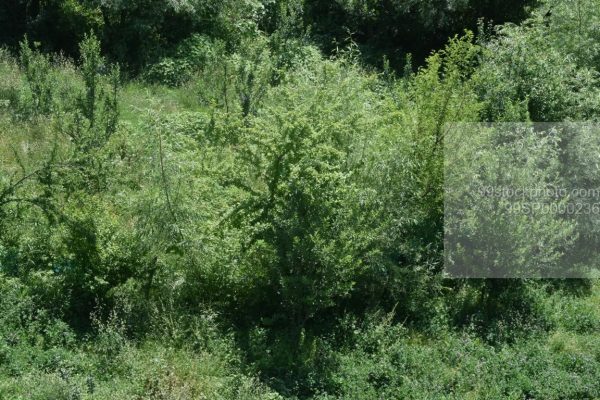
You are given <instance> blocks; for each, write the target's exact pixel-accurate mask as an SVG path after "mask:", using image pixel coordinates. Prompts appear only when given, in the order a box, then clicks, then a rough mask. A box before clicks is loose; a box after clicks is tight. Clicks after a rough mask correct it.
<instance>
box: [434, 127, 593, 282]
mask: <svg viewBox="0 0 600 400" xmlns="http://www.w3.org/2000/svg"><path fill="white" fill-rule="evenodd" d="M599 265H600V124H592V123H579V122H578V123H570V122H567V123H497V124H482V123H453V124H446V126H445V127H444V272H445V275H446V276H447V277H450V278H588V277H598V276H600V274H599V269H598V266H599Z"/></svg>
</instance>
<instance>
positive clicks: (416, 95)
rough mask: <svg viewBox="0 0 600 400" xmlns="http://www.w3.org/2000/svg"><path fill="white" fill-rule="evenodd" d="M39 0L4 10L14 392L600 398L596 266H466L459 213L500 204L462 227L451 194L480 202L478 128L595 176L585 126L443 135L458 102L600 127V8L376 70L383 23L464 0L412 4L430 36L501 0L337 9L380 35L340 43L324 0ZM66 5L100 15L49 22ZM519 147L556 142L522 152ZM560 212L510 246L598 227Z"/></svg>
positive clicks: (543, 176) (594, 144)
mask: <svg viewBox="0 0 600 400" xmlns="http://www.w3.org/2000/svg"><path fill="white" fill-rule="evenodd" d="M9 3H10V2H9ZM13 3H14V4H13V6H14V7H12V6H11V7H5V6H2V7H4V8H0V15H2V16H4V18H5V20H7V21H8V20H10V21H13V22H11V23H13V24H17V23H19V21H25V22H26V23H25V24H24V25H23V26H22V27H21V28H19V29H21V30H15V31H6V30H3V35H4V36H3V38H5V39H3V40H5V43H8V44H11V43H10V41H11V40H12V41H13V43H14V41H17V40H20V44H19V46H18V54H16V55H13V54H11V51H10V50H1V52H0V76H1V77H2V79H1V80H0V171H1V174H0V398H15V399H21V398H22V399H30V398H32V399H53V400H54V399H107V398H116V399H189V398H194V399H195V398H211V399H213V398H214V399H221V398H222V399H282V398H289V399H294V398H314V399H361V400H362V399H381V398H385V399H394V398H397V399H406V398H415V399H424V398H436V399H437V398H439V399H442V398H457V399H459V398H460V399H463V398H478V399H479V398H481V399H504V398H511V399H523V398H531V399H594V398H598V397H600V384H599V382H600V285H599V284H598V281H597V277H596V278H590V279H585V280H527V279H507V280H489V279H488V280H486V279H478V280H468V279H465V280H457V279H445V278H444V276H443V274H442V268H443V262H444V254H443V251H444V247H443V246H444V243H443V235H444V225H445V224H446V227H448V226H452V224H460V223H464V222H465V221H466V222H468V218H470V217H473V215H480V214H485V213H487V212H488V210H487V209H485V208H479V209H477V208H473V209H472V210H471V211H472V214H468V215H465V216H464V220H459V221H455V220H448V221H444V201H465V198H466V197H465V196H464V193H454V192H453V193H451V196H450V197H448V193H445V191H444V162H448V160H451V161H453V162H456V163H457V164H456V167H457V168H458V167H460V166H461V164H460V163H461V162H464V155H465V154H469V150H472V149H473V148H475V146H479V147H478V148H483V149H486V150H487V152H486V151H483V152H481V153H479V154H480V157H481V171H483V172H482V173H481V179H482V180H483V179H494V178H497V179H501V176H500V175H499V173H498V171H499V169H498V166H499V165H500V166H504V167H506V166H507V165H513V166H511V167H510V168H508V169H504V170H502V171H508V172H509V173H518V172H519V171H524V170H526V168H528V167H529V168H531V165H532V164H535V166H536V168H538V169H539V170H540V171H541V172H540V173H539V174H534V175H533V176H529V175H524V178H523V180H524V182H525V184H527V185H534V186H535V185H539V184H541V183H556V182H560V179H561V174H565V175H566V174H571V175H572V171H560V170H558V171H557V169H556V168H557V165H558V164H557V162H558V161H557V160H565V159H566V160H568V163H566V164H567V165H570V166H571V167H572V168H573V169H575V170H578V171H580V172H578V174H576V175H577V176H578V177H580V179H581V182H584V183H585V184H586V185H590V184H591V185H594V184H595V182H597V180H598V178H597V176H599V174H598V172H600V171H598V168H600V167H598V163H597V162H596V159H597V154H598V151H599V150H600V148H599V146H600V143H599V142H598V139H597V138H595V137H593V136H590V135H587V136H586V133H585V132H581V133H579V134H573V133H572V132H565V133H564V135H565V136H562V137H558V138H549V137H542V138H540V137H539V136H536V134H537V133H536V132H534V131H526V132H525V133H524V136H523V137H520V138H504V137H496V136H494V134H493V132H492V133H490V134H489V135H483V134H482V135H480V136H476V137H463V138H459V139H460V143H461V147H460V148H459V150H457V151H456V152H454V151H453V152H451V155H452V157H451V158H448V153H446V154H444V146H447V145H449V144H450V143H446V139H447V138H446V137H445V135H446V134H447V130H446V123H449V122H503V121H521V122H533V121H548V122H553V121H578V120H580V121H581V120H584V121H591V122H594V121H596V119H597V118H598V110H600V107H599V104H598V102H599V101H600V91H599V87H600V86H599V84H598V73H599V67H598V65H599V64H598V60H599V58H598V57H599V54H600V46H599V44H598V43H600V42H599V40H600V38H599V37H598V31H597V26H598V23H600V11H599V10H600V3H598V1H596V0H594V1H591V0H590V1H574V2H568V1H558V0H552V1H550V0H549V1H546V2H544V3H542V4H541V5H539V6H538V8H535V9H533V10H532V11H531V13H530V15H529V17H528V18H527V19H525V21H523V22H522V23H521V24H520V25H515V24H504V25H500V26H497V27H494V28H490V27H488V26H486V25H485V24H484V25H481V26H480V30H479V34H478V35H477V37H476V36H475V35H474V34H473V33H472V32H471V31H465V32H463V33H462V34H461V35H457V36H453V37H450V38H449V40H448V41H447V43H446V44H445V45H444V46H443V47H442V48H440V49H439V50H438V51H435V52H433V53H432V54H431V55H430V56H429V57H427V59H426V61H425V62H424V64H423V65H422V66H421V67H419V68H418V70H417V71H416V72H415V71H413V70H412V68H406V70H404V71H402V72H401V71H396V70H395V68H393V67H394V65H392V64H390V63H387V62H386V63H385V64H384V65H383V67H382V69H381V70H375V69H373V68H371V67H369V66H368V65H366V63H365V48H364V46H363V44H364V43H363V40H367V39H369V38H371V37H375V38H376V40H375V42H374V44H373V46H374V48H377V51H383V52H384V53H386V54H387V55H388V58H389V59H392V58H393V57H394V55H393V54H392V53H387V52H386V51H385V46H383V45H382V44H381V43H379V42H378V41H382V40H383V39H382V38H384V37H386V35H388V36H389V35H390V33H389V30H393V29H394V26H393V25H394V24H395V23H396V21H402V20H403V18H406V15H404V14H402V13H405V12H410V11H412V10H413V9H412V8H411V7H419V9H421V10H422V11H423V12H424V13H425V11H428V12H434V11H435V10H445V11H443V12H442V11H440V12H442V14H443V15H445V16H444V17H443V18H442V17H440V18H442V19H443V20H444V21H446V22H444V24H439V25H436V27H435V28H432V27H429V26H427V25H426V23H425V22H428V23H430V22H431V21H436V20H435V19H433V20H432V19H431V18H430V17H427V16H426V13H425V14H422V15H421V14H417V15H419V17H418V18H417V17H411V18H417V20H416V21H415V22H412V23H414V24H416V25H418V26H419V27H420V28H419V29H421V30H420V31H417V32H435V34H432V35H433V37H436V39H435V40H433V39H432V41H431V42H429V41H427V40H425V41H424V44H423V47H422V48H423V49H426V50H425V51H426V52H428V51H429V46H434V45H435V44H433V45H432V44H431V43H435V41H436V40H438V38H437V36H436V35H446V34H447V33H449V32H450V31H452V30H454V29H456V27H457V25H460V24H462V22H461V23H458V22H456V21H463V20H464V18H470V17H469V15H472V14H471V13H474V15H477V16H478V17H479V16H485V14H482V13H479V12H477V11H474V10H476V9H477V8H476V7H475V6H474V4H475V5H481V7H491V4H488V3H485V4H484V3H473V4H471V2H465V3H464V4H463V3H460V4H458V3H457V5H456V9H454V8H453V9H451V10H448V9H446V7H447V5H439V8H436V7H437V6H436V5H431V7H425V6H421V5H420V3H419V4H417V3H415V4H414V5H410V7H409V6H407V7H408V8H407V9H398V10H396V12H397V13H396V14H394V13H391V14H390V13H388V12H387V11H389V9H388V8H386V7H387V6H389V7H392V6H394V7H395V6H396V5H397V4H396V3H393V4H392V3H390V4H389V5H387V4H386V5H384V6H380V5H378V4H370V3H369V4H366V3H365V4H363V3H362V2H345V3H343V4H342V3H341V2H335V4H336V7H337V6H339V7H342V9H343V10H345V11H344V13H345V12H350V11H351V10H355V11H352V12H358V11H356V10H360V12H361V13H362V14H360V15H359V16H358V17H356V19H354V18H355V17H352V18H353V21H358V22H356V23H357V24H359V25H360V24H367V26H370V28H368V29H372V30H374V31H375V32H374V36H369V35H364V37H363V38H357V39H358V40H359V42H360V43H359V44H356V43H353V42H351V43H349V44H347V45H346V44H345V45H343V46H340V47H339V49H337V51H335V52H334V55H333V56H325V55H323V53H322V51H321V50H320V49H319V47H318V46H317V45H314V44H312V43H314V37H312V36H311V33H310V32H307V29H306V27H307V26H309V25H311V24H312V22H310V23H308V24H307V21H311V18H313V19H318V18H325V16H326V15H325V14H323V13H322V12H321V11H318V10H320V8H319V7H325V5H324V4H325V3H321V2H320V3H319V4H317V3H316V2H314V3H312V2H308V1H307V2H306V3H305V4H304V5H303V4H302V3H300V2H298V3H295V2H281V3H280V2H259V1H245V2H236V1H222V2H219V3H212V2H202V1H196V2H192V1H189V2H186V1H182V2H162V1H161V2H158V1H150V0H148V1H141V2H117V1H114V2H100V3H98V4H96V3H95V2H93V1H90V2H78V1H70V2H64V1H49V2H40V3H39V4H38V3H36V2H20V1H18V0H13ZM492 3H493V2H492ZM407 4H408V3H407ZM482 4H483V5H482ZM474 7H475V8H474ZM392 9H393V8H392ZM23 10H25V13H26V19H21V18H12V17H11V16H14V15H16V14H18V13H22V12H23ZM373 10H376V11H373ZM406 10H408V11H406ZM461 10H465V11H464V13H465V14H464V15H462V14H461ZM510 11H511V12H510V13H501V14H499V15H500V17H501V18H502V19H512V18H517V17H518V16H519V17H520V15H517V14H519V13H520V10H517V8H516V7H515V8H513V7H511V8H510ZM436 12H437V11H436ZM513 12H514V13H513ZM11 13H14V14H11ZM57 13H58V14H57ZM311 13H312V14H311ZM311 15H312V16H311ZM324 15H325V16H324ZM327 15H329V16H331V14H327ZM344 15H345V14H344ZM410 15H413V14H410ZM436 15H437V14H436ZM465 15H466V16H465ZM65 16H71V17H73V18H75V16H77V18H83V20H82V21H84V23H77V24H74V25H73V26H74V27H77V30H69V29H65V30H62V29H59V28H58V27H59V26H61V25H57V24H54V23H53V24H49V25H45V24H48V23H49V21H54V22H56V21H59V20H56V19H54V18H66V17H65ZM317 17H318V18H317ZM367 17H368V18H367ZM0 18H1V17H0ZM336 18H338V17H336ZM343 18H346V16H344V17H343ZM365 18H366V19H368V21H367V22H364V21H365ZM68 20H69V21H72V20H71V19H68ZM60 21H62V20H60ZM132 21H134V23H132ZM374 21H377V24H381V25H382V26H383V28H382V29H377V30H375V28H374V26H375V25H372V24H375V22H374ZM411 21H413V20H411ZM470 21H471V20H470ZM315 23H317V25H318V26H320V28H319V29H320V31H319V30H317V32H320V34H322V33H323V32H326V33H327V34H329V35H331V36H332V37H339V36H338V31H337V30H336V29H334V28H331V24H333V23H332V22H327V23H323V22H318V21H317V22H315ZM319 24H320V25H319ZM465 24H466V23H465ZM342 25H343V23H340V24H337V23H336V26H342ZM467 25H468V24H467ZM361 26H362V25H361ZM174 28H177V29H174ZM44 29H46V30H44ZM52 29H55V30H54V31H53V30H52ZM365 29H366V28H365ZM406 29H409V28H408V27H407V28H406ZM25 31H27V32H29V35H28V36H27V37H25V38H22V37H21V36H20V35H21V34H22V33H23V32H25ZM58 31H60V32H61V34H64V35H71V36H64V37H62V38H58V36H56V35H57V34H58ZM11 32H16V34H15V37H12V38H9V36H10V35H9V34H8V33H11ZM167 32H170V33H169V35H171V34H172V35H174V36H165V35H167ZM11 34H12V33H11ZM17 34H18V35H19V36H18V38H17V36H16V35H17ZM428 34H429V33H424V34H423V35H425V36H427V35H428ZM398 35H400V33H398ZM392 38H393V40H396V39H395V38H396V36H392ZM40 39H48V40H47V41H44V40H43V41H42V43H38V40H40ZM75 43H77V44H75ZM391 43H394V42H393V41H392V42H391ZM321 44H322V42H321ZM74 46H75V47H74ZM47 49H52V50H64V51H65V52H66V54H71V55H76V58H69V57H67V56H65V55H64V54H58V53H47V52H45V51H43V50H47ZM407 49H408V48H407ZM102 50H104V52H103V51H102ZM361 50H362V51H361ZM402 51H404V50H402ZM366 52H367V53H368V52H369V50H367V51H366ZM423 54H424V53H423ZM417 56H418V54H417ZM368 57H369V55H368V54H367V61H368ZM402 57H404V55H403V56H402ZM115 61H121V62H125V63H126V64H127V66H129V67H134V68H137V69H139V70H140V71H141V74H140V75H139V76H138V77H137V78H136V79H133V80H132V79H129V78H128V77H127V76H125V75H126V74H123V72H122V68H120V67H119V66H117V64H116V63H115ZM555 139H556V140H555ZM519 141H523V142H526V143H531V142H535V143H537V146H538V147H536V148H537V149H538V150H539V151H537V152H535V154H527V155H526V156H524V155H523V154H520V153H518V152H517V153H514V152H513V153H510V152H507V153H502V152H500V153H499V152H498V151H497V150H498V148H499V146H500V145H504V146H507V148H508V147H510V145H511V144H514V143H517V144H518V143H520V142H519ZM557 142H558V143H564V144H566V145H564V146H558V145H557V144H556V143H557ZM492 150H495V151H492ZM497 154H503V155H505V157H506V158H504V159H498V158H495V155H497ZM461 157H463V158H461ZM523 160H525V161H523ZM527 160H529V161H528V162H529V164H528V163H527V162H526V161H527ZM465 168H466V167H465ZM498 176H500V178H498ZM446 179H447V177H446ZM458 187H460V185H459V186H458ZM467 201H468V199H467ZM475 206H476V205H475ZM549 218H550V217H549ZM545 222H546V224H545V225H544V226H541V227H539V226H530V224H528V223H527V222H526V221H521V222H520V223H521V225H516V226H515V225H512V226H495V227H494V228H495V231H496V234H497V235H498V237H499V238H501V237H502V235H503V234H505V233H507V232H510V233H511V235H512V236H511V237H513V238H515V240H514V243H513V249H514V252H515V259H514V260H512V259H511V260H501V261H502V262H505V263H507V264H510V263H513V264H515V265H516V266H517V267H530V266H531V265H532V263H535V262H536V261H537V260H538V259H535V260H523V259H522V258H519V257H518V256H519V254H522V253H523V252H527V251H528V249H529V247H528V246H530V245H531V238H535V239H539V240H542V241H543V242H544V246H541V247H540V248H539V249H538V253H537V256H538V257H539V260H555V259H557V258H560V254H562V253H561V252H563V251H564V250H565V246H572V247H574V248H576V247H577V246H580V247H582V248H583V247H586V246H587V248H593V246H596V244H597V243H598V240H599V239H600V237H599V236H598V234H597V228H596V225H597V224H595V222H594V221H592V223H590V224H580V225H576V226H567V225H566V224H564V223H563V221H555V220H551V219H549V220H548V221H545ZM548 226H552V227H553V229H552V230H550V231H549V230H548V229H544V228H547V227H548ZM574 230H577V232H579V237H578V238H576V239H573V235H572V232H573V231H574ZM478 233H479V232H477V231H474V232H472V234H473V235H474V237H477V234H478ZM590 246H592V247H590ZM584 261H585V262H586V263H589V264H590V266H591V267H593V266H594V265H595V264H594V262H595V260H594V259H593V258H590V257H588V258H586V259H585V260H584ZM519 263H521V264H519Z"/></svg>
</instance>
